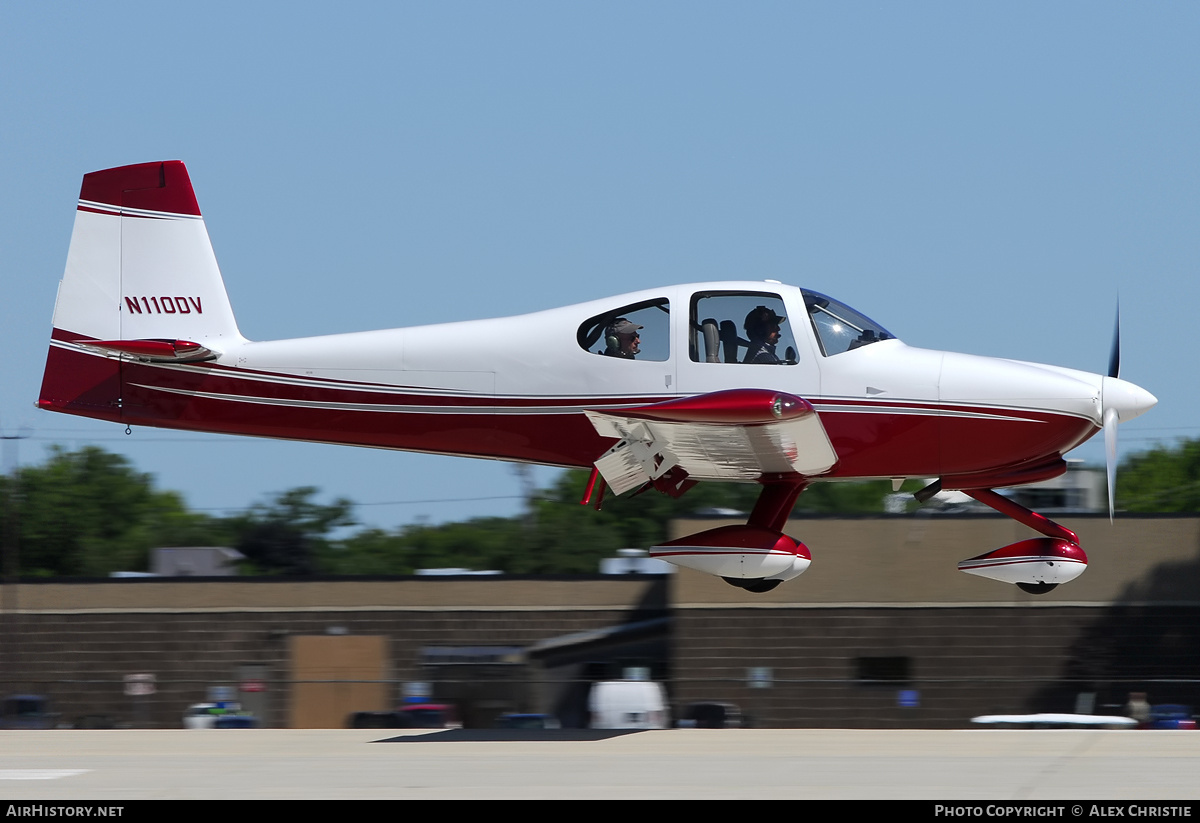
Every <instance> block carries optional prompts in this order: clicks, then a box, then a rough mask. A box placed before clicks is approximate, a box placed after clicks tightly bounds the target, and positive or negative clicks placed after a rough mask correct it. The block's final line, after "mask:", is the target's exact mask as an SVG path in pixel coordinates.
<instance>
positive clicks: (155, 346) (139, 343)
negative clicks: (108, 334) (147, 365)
mask: <svg viewBox="0 0 1200 823" xmlns="http://www.w3.org/2000/svg"><path fill="white" fill-rule="evenodd" d="M77 342H78V344H79V345H81V346H87V347H89V348H93V349H100V350H101V351H103V352H105V353H108V354H118V355H128V356H130V357H136V358H137V359H139V360H148V361H151V362H156V363H158V362H161V363H195V362H197V361H200V360H212V359H213V358H215V357H217V353H216V352H214V351H213V350H212V349H209V348H206V347H205V346H201V345H200V344H199V343H193V342H192V341H190V340H79V341H77Z"/></svg>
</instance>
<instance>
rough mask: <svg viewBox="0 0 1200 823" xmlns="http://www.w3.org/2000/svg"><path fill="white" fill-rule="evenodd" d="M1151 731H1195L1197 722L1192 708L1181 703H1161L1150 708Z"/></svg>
mask: <svg viewBox="0 0 1200 823" xmlns="http://www.w3.org/2000/svg"><path fill="white" fill-rule="evenodd" d="M1149 728H1151V729H1194V728H1196V720H1195V718H1194V716H1193V715H1192V707H1191V706H1184V705H1182V704H1180V703H1160V704H1159V705H1157V706H1151V707H1150V725H1149Z"/></svg>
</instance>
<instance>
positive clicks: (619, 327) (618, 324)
mask: <svg viewBox="0 0 1200 823" xmlns="http://www.w3.org/2000/svg"><path fill="white" fill-rule="evenodd" d="M641 328H642V327H641V326H639V325H638V324H637V323H634V322H632V321H630V320H626V319H625V318H624V317H618V318H617V319H616V320H614V321H612V322H611V323H609V324H608V333H609V334H610V335H617V336H619V337H624V336H625V335H627V334H637V333H638V330H639V329H641Z"/></svg>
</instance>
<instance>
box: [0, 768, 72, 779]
mask: <svg viewBox="0 0 1200 823" xmlns="http://www.w3.org/2000/svg"><path fill="white" fill-rule="evenodd" d="M90 771H91V769H0V780H58V779H59V778H60V777H74V776H75V775H77V774H83V773H84V772H90Z"/></svg>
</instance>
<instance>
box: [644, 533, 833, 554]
mask: <svg viewBox="0 0 1200 823" xmlns="http://www.w3.org/2000/svg"><path fill="white" fill-rule="evenodd" d="M696 547H701V548H711V549H729V552H730V553H731V554H737V553H738V552H739V551H745V550H747V549H750V550H754V551H768V552H779V553H783V554H794V555H796V556H797V557H803V558H804V559H806V560H812V554H811V553H810V552H809V550H808V547H807V546H805V545H804V544H803V543H801V542H799V541H797V540H793V539H792V538H790V537H788V536H787V535H786V534H782V533H780V532H777V531H772V530H770V529H761V528H757V527H755V526H720V527H719V528H716V529H709V530H708V531H703V532H700V533H699V534H693V535H689V536H687V537H681V538H679V539H678V540H671V541H669V542H667V543H663V544H661V545H658V546H655V547H654V548H653V549H652V551H651V553H652V554H653V555H654V556H656V557H661V556H663V555H673V554H689V553H690V552H689V551H688V549H689V548H691V549H694V548H696ZM676 548H678V549H679V551H672V549H676Z"/></svg>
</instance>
